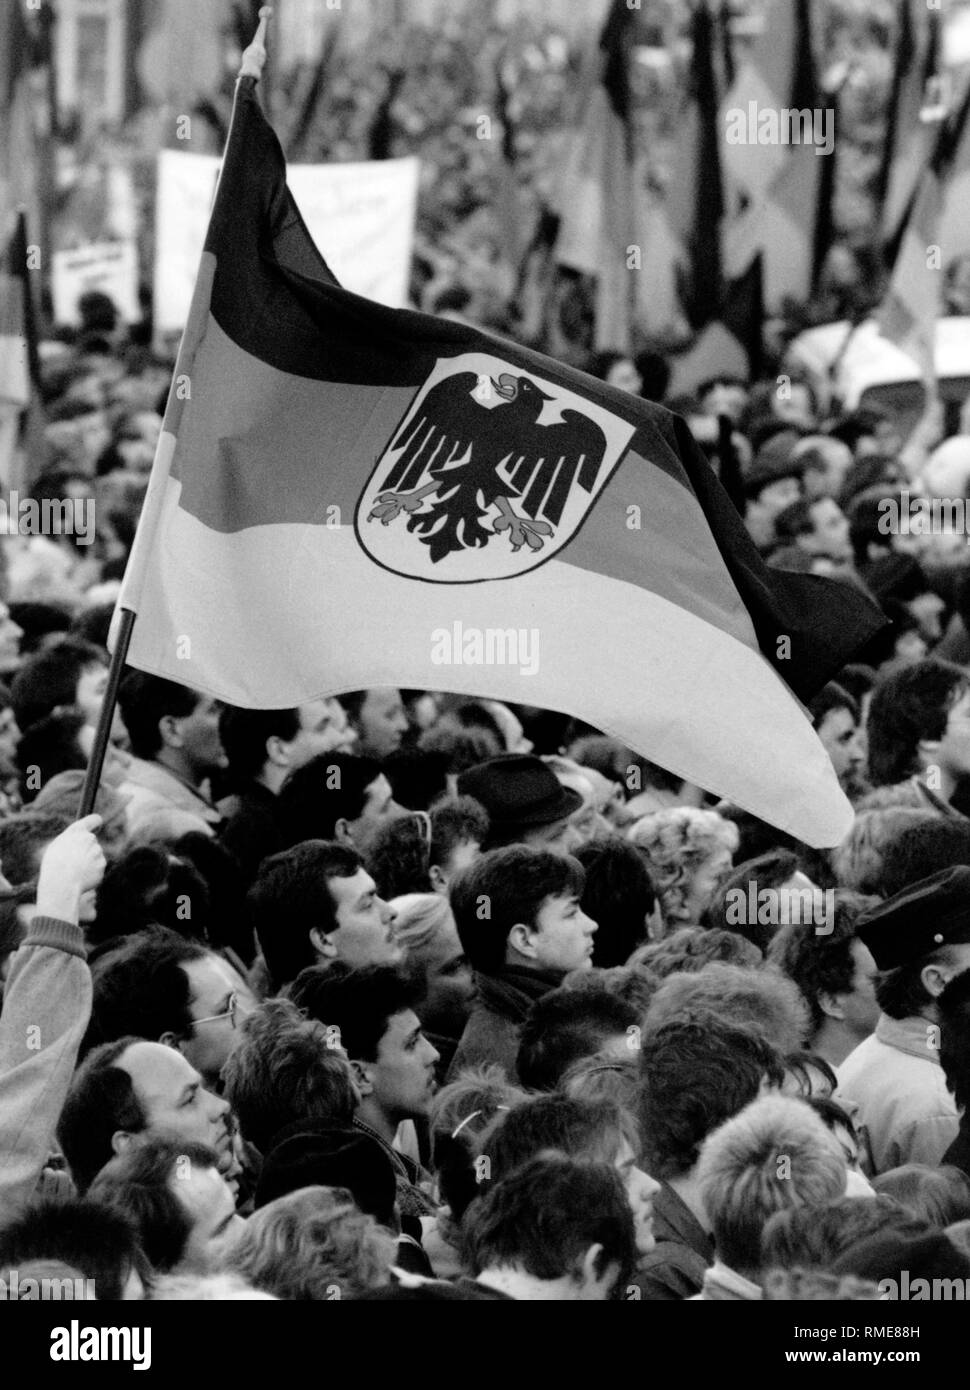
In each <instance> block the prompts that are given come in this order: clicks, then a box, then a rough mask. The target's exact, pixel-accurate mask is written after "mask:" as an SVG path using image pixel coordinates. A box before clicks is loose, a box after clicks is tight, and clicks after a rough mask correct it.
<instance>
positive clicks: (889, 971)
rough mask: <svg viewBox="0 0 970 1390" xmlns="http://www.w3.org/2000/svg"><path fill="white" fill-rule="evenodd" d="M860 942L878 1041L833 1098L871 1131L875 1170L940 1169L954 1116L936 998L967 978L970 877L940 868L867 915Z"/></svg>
mask: <svg viewBox="0 0 970 1390" xmlns="http://www.w3.org/2000/svg"><path fill="white" fill-rule="evenodd" d="M856 934H857V936H858V937H859V939H860V940H861V941H862V942H864V944H865V945H866V946H868V948H869V950H870V951H871V952H872V955H873V957H874V959H875V962H876V966H877V967H878V970H879V974H878V975H877V976H876V1000H877V1002H878V1004H879V1007H880V1009H881V1010H882V1013H881V1015H880V1017H879V1022H878V1023H877V1024H876V1031H875V1033H873V1035H872V1037H870V1038H866V1040H865V1041H864V1042H862V1043H860V1044H859V1046H858V1047H857V1048H856V1049H855V1050H854V1051H853V1052H850V1054H849V1056H848V1057H847V1058H846V1059H845V1061H844V1062H843V1063H842V1065H841V1067H839V1069H838V1078H839V1087H838V1091H837V1093H836V1099H837V1100H841V1101H843V1102H848V1103H849V1104H850V1105H851V1106H852V1107H853V1108H854V1111H855V1118H856V1121H857V1123H858V1124H859V1126H860V1127H862V1128H864V1129H865V1132H866V1135H867V1138H868V1143H869V1152H870V1158H871V1164H872V1171H873V1172H875V1173H884V1172H886V1171H887V1170H888V1169H890V1168H898V1167H899V1166H900V1165H901V1164H904V1163H927V1164H930V1165H931V1166H934V1167H935V1166H936V1165H937V1164H939V1163H940V1162H941V1160H942V1158H943V1154H944V1153H945V1152H946V1149H947V1148H948V1146H949V1145H950V1144H951V1143H952V1142H953V1140H954V1139H955V1138H956V1133H957V1112H956V1107H955V1105H954V1102H953V1097H952V1096H951V1095H950V1093H949V1092H948V1090H947V1087H946V1079H945V1077H944V1074H943V1068H942V1067H941V1065H940V1013H939V1008H938V1005H937V999H938V998H939V996H940V995H941V994H942V992H943V990H944V988H945V987H946V985H947V983H948V982H949V981H950V980H952V979H953V978H954V977H955V976H957V975H959V974H961V973H962V972H963V971H965V970H968V969H970V868H965V867H963V866H959V867H957V868H953V869H942V870H941V871H940V872H939V873H936V874H931V875H930V877H929V878H924V879H921V880H920V881H919V883H914V884H912V885H911V886H910V887H908V888H904V889H902V890H901V891H900V892H899V893H896V894H895V895H894V896H893V897H891V898H889V899H887V901H886V902H884V903H880V904H879V906H878V907H875V908H872V909H870V910H869V911H868V912H865V913H863V914H862V915H861V916H860V917H859V920H858V922H857V924H856Z"/></svg>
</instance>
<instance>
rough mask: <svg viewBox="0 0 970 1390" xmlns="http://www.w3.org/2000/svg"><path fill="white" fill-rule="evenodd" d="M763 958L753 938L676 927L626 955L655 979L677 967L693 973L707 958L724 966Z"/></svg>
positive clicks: (755, 962)
mask: <svg viewBox="0 0 970 1390" xmlns="http://www.w3.org/2000/svg"><path fill="white" fill-rule="evenodd" d="M763 959H764V957H763V956H762V953H761V951H759V950H758V947H757V946H756V945H755V944H754V942H753V941H748V940H747V939H746V938H745V937H743V936H739V935H738V933H737V932H733V931H722V930H720V928H712V929H711V930H706V929H705V928H704V927H679V928H678V929H677V931H675V932H671V934H670V935H669V936H665V937H664V938H663V940H662V941H650V942H648V944H647V945H646V946H641V947H640V949H639V950H637V951H634V953H633V955H632V956H631V957H630V960H629V962H628V963H629V964H630V965H632V966H635V965H640V966H643V967H644V968H645V969H647V970H649V971H650V973H651V974H652V975H656V976H657V977H658V979H663V980H665V979H666V978H667V976H668V975H673V974H674V973H675V972H677V971H680V970H686V971H691V972H694V973H696V972H697V971H698V970H703V969H704V967H705V965H709V964H710V963H711V961H721V962H722V963H725V964H727V965H741V966H758V965H760V964H761V962H762V960H763Z"/></svg>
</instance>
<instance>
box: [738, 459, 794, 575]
mask: <svg viewBox="0 0 970 1390" xmlns="http://www.w3.org/2000/svg"><path fill="white" fill-rule="evenodd" d="M801 495H802V465H801V464H800V463H794V462H793V461H792V457H791V439H790V438H789V436H788V434H787V432H786V435H785V447H784V449H782V450H781V451H780V452H779V451H778V450H777V449H772V446H771V445H770V444H769V445H768V446H767V447H763V448H761V449H759V450H758V453H757V454H756V455H755V459H754V462H753V464H752V465H751V467H750V468H749V470H748V472H747V473H746V475H745V478H744V497H745V512H744V524H745V526H746V528H747V530H748V533H749V535H750V536H751V539H752V540H753V541H754V543H755V545H756V546H757V547H758V549H759V550H760V551H762V553H765V552H767V551H769V550H772V549H773V548H774V546H775V545H777V543H778V536H777V533H776V531H775V521H776V519H777V517H778V516H779V514H780V513H781V512H783V511H784V510H785V508H786V507H787V506H789V505H790V504H791V503H792V502H797V501H798V499H799V498H800V497H801Z"/></svg>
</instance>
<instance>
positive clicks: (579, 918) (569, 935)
mask: <svg viewBox="0 0 970 1390" xmlns="http://www.w3.org/2000/svg"><path fill="white" fill-rule="evenodd" d="M596 927H597V924H596V923H595V922H594V921H593V919H592V917H587V916H586V913H585V912H584V911H583V910H582V908H581V907H580V905H579V899H578V898H577V897H576V895H575V894H574V893H568V894H561V893H556V894H552V895H550V896H549V897H548V898H546V899H545V901H544V902H543V904H542V906H541V907H540V908H539V911H538V912H537V913H536V921H535V926H534V927H533V928H532V929H531V931H530V938H531V943H532V946H533V947H534V948H535V958H534V960H533V962H532V963H533V965H534V966H535V968H536V969H537V970H559V971H561V972H562V973H563V974H564V975H566V974H568V973H569V971H570V970H589V969H591V968H592V964H593V933H594V932H595V931H596Z"/></svg>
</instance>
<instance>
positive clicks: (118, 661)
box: [78, 5, 273, 820]
mask: <svg viewBox="0 0 970 1390" xmlns="http://www.w3.org/2000/svg"><path fill="white" fill-rule="evenodd" d="M272 13H273V8H272V6H271V5H264V6H263V7H262V8H261V10H260V11H259V25H258V27H257V29H256V33H255V36H254V37H253V41H252V43H251V44H250V45H249V47H248V48H247V49H246V51H245V52H244V53H243V56H242V62H241V63H240V65H239V76H238V77H237V79H236V91H237V92H238V90H239V83H240V82H241V81H242V79H243V78H244V77H255V78H257V79H258V78H259V76H260V74H261V73H262V71H263V66H264V64H265V62H266V31H267V27H268V25H269V20H270V17H271V16H272ZM233 116H235V103H233ZM231 139H232V121H231V120H230V123H229V135H228V137H227V140H226V147H227V148H228V146H229V141H230V140H231ZM224 166H225V156H224V155H223V167H224ZM219 180H220V182H221V180H222V170H221V169H220V172H219ZM216 194H218V184H217V185H216ZM214 202H215V199H213V203H214ZM190 329H192V330H193V333H192V336H193V338H194V337H195V336H196V334H197V332H198V325H196V324H193V322H192V316H191V315H190V320H189V323H188V324H187V325H186V328H185V330H184V331H183V333H182V341H181V343H180V344H179V351H178V358H177V359H176V363H175V371H174V373H173V377H172V390H174V389H175V384H176V382H177V381H178V378H179V363H180V362H181V360H182V358H183V354H184V350H185V345H186V339H187V338H188V337H189V330H190ZM170 399H171V397H170ZM168 447H169V446H168V444H167V442H166V439H165V432H164V430H163V432H162V435H161V436H160V438H159V445H158V449H157V450H156V453H155V463H156V464H157V463H158V461H159V456H160V455H161V454H162V452H163V450H165V451H167V449H168ZM170 463H171V458H170V457H169V458H168V459H167V460H166V465H165V466H166V471H167V468H168V466H169V465H170ZM155 482H156V473H155V469H154V466H153V470H152V482H150V483H149V489H148V495H147V496H146V498H145V502H144V505H143V507H142V514H141V518H140V519H139V524H138V532H137V534H136V536H135V543H134V545H133V546H132V556H134V555H135V551H136V548H137V547H138V541H139V537H142V555H144V556H145V557H146V558H147V555H148V550H149V547H147V546H145V544H144V535H145V534H146V532H147V531H148V530H149V529H151V530H152V531H154V525H155V523H156V522H157V514H158V510H159V507H160V505H161V501H162V498H163V496H164V488H162V487H160V486H153V483H155ZM149 512H151V513H152V515H151V516H150V517H148V518H147V521H148V525H147V526H146V514H147V513H149ZM143 563H144V562H143ZM129 566H130V567H131V557H129ZM136 573H137V571H136ZM126 577H127V576H126ZM133 587H137V589H138V590H139V591H140V585H138V586H133ZM137 616H138V613H137V610H136V609H135V608H133V607H130V606H125V607H123V608H119V610H118V612H117V614H116V618H117V623H118V627H117V632H116V636H115V642H114V648H113V650H112V653H111V663H110V665H109V667H108V684H107V687H106V689H105V692H104V699H103V701H102V702H101V714H100V716H99V718H98V727H97V729H96V730H95V735H94V745H93V747H92V749H91V757H90V759H89V760H88V766H87V771H86V772H85V775H84V786H83V787H82V789H81V805H80V807H79V809H78V819H79V820H83V818H84V817H85V816H87V815H90V814H91V812H92V810H93V809H94V802H95V798H96V796H97V794H98V787H99V785H100V782H101V774H102V772H103V770H104V760H105V756H106V755H107V752H108V742H109V739H110V736H111V725H112V723H113V721H114V713H115V707H116V705H117V703H118V689H119V687H120V685H121V677H122V673H123V671H124V669H125V662H126V660H127V658H128V648H129V646H130V644H131V634H132V631H133V630H134V626H135V619H136V618H137Z"/></svg>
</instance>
